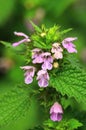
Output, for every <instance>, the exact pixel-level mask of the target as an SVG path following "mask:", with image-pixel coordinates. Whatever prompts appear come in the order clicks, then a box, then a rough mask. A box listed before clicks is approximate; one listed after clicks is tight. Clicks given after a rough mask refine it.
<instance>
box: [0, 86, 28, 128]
mask: <svg viewBox="0 0 86 130" xmlns="http://www.w3.org/2000/svg"><path fill="white" fill-rule="evenodd" d="M29 105H30V101H29V94H28V90H27V88H23V87H15V88H13V89H11V90H9V91H8V92H6V93H4V94H2V95H1V96H0V127H1V126H3V125H7V124H9V123H11V122H12V121H16V120H17V119H19V118H21V117H23V116H24V115H25V114H26V113H27V111H28V110H29Z"/></svg>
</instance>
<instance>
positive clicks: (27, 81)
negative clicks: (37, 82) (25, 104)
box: [25, 76, 33, 84]
mask: <svg viewBox="0 0 86 130" xmlns="http://www.w3.org/2000/svg"><path fill="white" fill-rule="evenodd" d="M32 82H33V78H32V77H30V76H26V77H25V83H26V84H30V83H32Z"/></svg>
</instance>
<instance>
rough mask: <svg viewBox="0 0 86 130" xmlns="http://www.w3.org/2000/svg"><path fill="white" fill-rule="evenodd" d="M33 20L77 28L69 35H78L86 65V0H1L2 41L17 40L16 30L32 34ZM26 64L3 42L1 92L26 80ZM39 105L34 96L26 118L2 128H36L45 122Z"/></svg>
mask: <svg viewBox="0 0 86 130" xmlns="http://www.w3.org/2000/svg"><path fill="white" fill-rule="evenodd" d="M30 20H32V21H33V22H34V23H35V24H37V25H39V26H40V25H41V24H45V25H46V26H47V27H51V26H53V25H54V24H58V25H60V26H61V30H62V29H67V28H73V31H71V32H69V34H68V35H67V36H72V37H78V40H77V42H76V44H77V49H78V58H79V59H80V61H81V63H82V64H83V65H84V66H86V0H52V1H50V0H0V40H1V41H8V42H11V43H12V42H14V41H17V39H16V37H15V36H14V34H13V32H14V31H19V32H24V33H26V34H28V35H29V34H31V33H32V32H33V31H34V30H33V28H32V26H31V24H30ZM23 64H24V61H23V58H21V57H20V56H18V55H16V54H14V53H13V52H12V50H10V49H6V48H5V47H4V46H3V45H2V44H0V94H2V93H4V92H5V91H8V90H9V89H10V88H11V87H13V86H14V84H16V83H17V82H18V83H19V82H21V81H22V80H23V74H22V72H21V70H20V69H19V66H21V65H23ZM39 107H40V106H38V105H37V101H36V100H35V99H33V102H32V105H31V107H30V110H29V112H28V114H27V116H26V117H25V118H22V119H21V120H19V121H17V123H15V122H14V123H13V124H9V125H8V126H6V127H4V128H0V130H28V129H29V128H32V127H34V125H37V124H39V123H40V122H41V121H40V122H39V120H40V116H39V115H40V114H39V113H41V112H40V111H39Z"/></svg>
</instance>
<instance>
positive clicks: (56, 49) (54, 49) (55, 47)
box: [51, 43, 63, 59]
mask: <svg viewBox="0 0 86 130" xmlns="http://www.w3.org/2000/svg"><path fill="white" fill-rule="evenodd" d="M51 52H52V53H54V55H53V56H54V58H55V59H62V58H63V54H62V52H63V49H62V48H61V47H60V44H59V43H54V44H53V45H52V49H51Z"/></svg>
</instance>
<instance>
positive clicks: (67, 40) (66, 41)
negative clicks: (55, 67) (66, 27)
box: [62, 37, 77, 53]
mask: <svg viewBox="0 0 86 130" xmlns="http://www.w3.org/2000/svg"><path fill="white" fill-rule="evenodd" d="M76 39H77V38H76V37H74V38H73V37H70V38H65V39H64V40H63V41H62V45H63V47H64V48H65V49H67V51H68V52H69V53H74V52H75V53H77V50H76V49H75V47H76V46H75V45H74V44H73V43H72V42H73V41H74V40H76Z"/></svg>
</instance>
